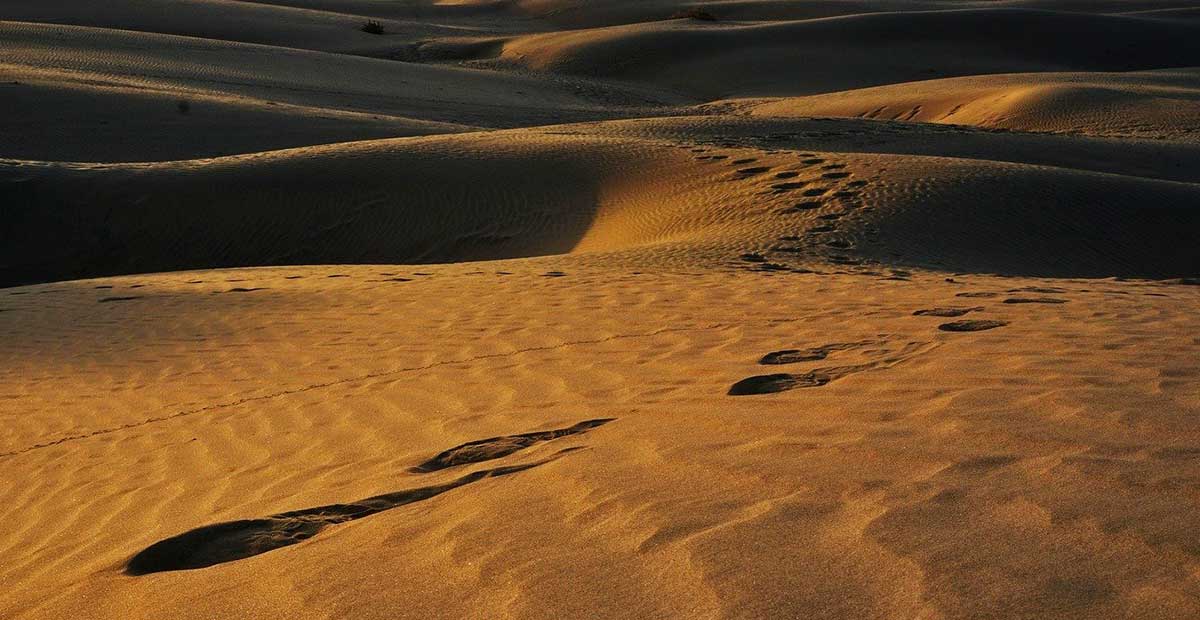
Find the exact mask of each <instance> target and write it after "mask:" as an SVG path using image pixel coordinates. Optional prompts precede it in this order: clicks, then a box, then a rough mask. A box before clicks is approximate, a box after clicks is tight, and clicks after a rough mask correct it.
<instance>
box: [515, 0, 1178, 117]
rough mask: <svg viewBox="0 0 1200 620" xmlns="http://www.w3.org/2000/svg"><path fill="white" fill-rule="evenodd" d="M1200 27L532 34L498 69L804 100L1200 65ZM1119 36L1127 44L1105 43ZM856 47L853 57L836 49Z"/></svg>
mask: <svg viewBox="0 0 1200 620" xmlns="http://www.w3.org/2000/svg"><path fill="white" fill-rule="evenodd" d="M1198 28H1200V26H1198V25H1196V24H1194V23H1190V22H1178V21H1170V20H1155V19H1147V18H1139V17H1132V16H1123V15H1095V14H1079V13H1064V12H1054V11H1041V10H1027V9H1021V10H1017V9H975V10H959V11H927V12H900V13H876V14H864V15H851V16H845V17H837V18H829V19H814V20H805V21H796V22H773V23H766V24H754V23H751V24H738V23H733V24H724V23H722V22H697V21H694V20H692V21H689V20H674V21H668V22H653V23H646V24H637V25H630V26H618V27H611V28H604V29H596V30H582V31H568V32H561V33H547V34H538V35H529V36H526V37H521V38H517V39H515V40H513V41H511V42H509V43H507V44H505V46H504V51H503V54H502V58H504V59H506V60H508V61H510V62H515V63H519V64H521V65H523V66H528V67H532V68H536V69H540V70H547V71H555V72H561V73H566V74H573V75H585V76H592V77H606V78H619V79H624V80H634V81H645V82H652V83H654V84H656V85H660V86H661V85H668V86H670V87H672V88H675V89H678V90H680V91H682V92H687V93H689V94H692V95H693V96H696V97H701V98H706V99H713V98H721V97H731V96H755V95H781V94H782V95H808V94H818V93H827V92H833V91H839V90H846V89H851V88H862V87H865V86H875V85H881V84H895V83H900V82H911V81H916V80H923V79H930V78H935V77H951V76H958V75H978V74H989V73H1014V72H1028V71H1047V70H1052V71H1070V70H1086V71H1115V70H1121V71H1128V70H1134V69H1156V68H1163V67H1189V66H1197V65H1200V42H1198V40H1197V33H1200V30H1198ZM1113 31H1120V33H1121V39H1120V45H1119V46H1117V45H1114V44H1113V43H1112V42H1111V41H1110V39H1109V34H1110V33H1111V32H1113ZM846 41H853V42H854V45H853V46H839V45H838V42H846Z"/></svg>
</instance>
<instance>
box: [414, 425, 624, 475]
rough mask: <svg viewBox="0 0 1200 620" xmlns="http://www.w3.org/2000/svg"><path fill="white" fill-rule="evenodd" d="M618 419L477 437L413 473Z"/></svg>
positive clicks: (470, 460)
mask: <svg viewBox="0 0 1200 620" xmlns="http://www.w3.org/2000/svg"><path fill="white" fill-rule="evenodd" d="M615 419H616V418H600V419H596V420H585V421H583V422H580V423H579V424H576V425H574V426H570V427H567V428H558V429H554V430H550V431H538V432H534V433H521V434H519V435H505V436H503V437H490V438H488V439H478V440H476V441H469V442H467V443H464V444H460V445H457V446H454V447H453V448H450V449H449V450H446V451H444V452H441V453H439V454H438V455H437V456H434V457H433V458H431V459H429V460H428V461H425V462H424V463H421V464H420V465H417V466H416V467H413V468H412V469H411V470H410V471H412V472H414V473H420V474H427V473H429V472H434V471H440V470H443V469H447V468H450V467H458V466H460V465H468V464H472V463H482V462H484V461H491V460H494V459H498V458H502V457H505V456H508V455H510V454H513V453H514V452H518V451H521V450H524V449H525V448H528V447H530V446H532V445H534V444H538V443H542V442H546V441H551V440H554V439H558V438H560V437H567V436H569V435H578V434H580V433H586V432H588V431H590V430H592V429H593V428H597V427H600V426H604V425H605V424H608V423H609V422H612V421H613V420H615Z"/></svg>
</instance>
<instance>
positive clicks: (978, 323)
mask: <svg viewBox="0 0 1200 620" xmlns="http://www.w3.org/2000/svg"><path fill="white" fill-rule="evenodd" d="M1005 325H1008V321H996V320H991V319H975V320H963V321H953V322H950V323H942V324H941V325H938V329H940V330H942V331H944V332H981V331H984V330H988V329H995V328H997V327H1004V326H1005Z"/></svg>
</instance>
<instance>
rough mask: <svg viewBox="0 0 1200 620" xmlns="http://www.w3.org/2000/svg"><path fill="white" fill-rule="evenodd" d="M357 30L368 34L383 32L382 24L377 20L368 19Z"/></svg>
mask: <svg viewBox="0 0 1200 620" xmlns="http://www.w3.org/2000/svg"><path fill="white" fill-rule="evenodd" d="M359 30H362V31H363V32H365V33H368V34H383V24H381V23H379V22H377V21H369V22H367V23H365V24H363V25H362V27H361V28H359Z"/></svg>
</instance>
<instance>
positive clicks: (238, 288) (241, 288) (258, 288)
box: [225, 286, 267, 293]
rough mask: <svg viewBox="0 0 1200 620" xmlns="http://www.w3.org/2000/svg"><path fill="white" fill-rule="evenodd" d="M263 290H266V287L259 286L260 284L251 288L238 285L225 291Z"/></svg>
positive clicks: (249, 291) (245, 291) (247, 291)
mask: <svg viewBox="0 0 1200 620" xmlns="http://www.w3.org/2000/svg"><path fill="white" fill-rule="evenodd" d="M265 290H267V289H266V288H265V287H261V286H258V287H253V288H244V287H241V286H238V287H235V288H231V289H229V290H228V291H225V292H226V293H253V292H254V291H265Z"/></svg>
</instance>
